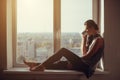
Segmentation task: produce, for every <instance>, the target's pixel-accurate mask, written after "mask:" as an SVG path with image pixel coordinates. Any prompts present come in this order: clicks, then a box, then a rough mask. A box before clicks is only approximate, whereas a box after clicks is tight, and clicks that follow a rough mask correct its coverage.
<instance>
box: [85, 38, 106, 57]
mask: <svg viewBox="0 0 120 80" xmlns="http://www.w3.org/2000/svg"><path fill="white" fill-rule="evenodd" d="M103 45H104V40H103V38H101V37H98V38H96V39H94V40H93V42H92V44H91V45H90V47H89V50H88V51H87V52H86V54H85V55H84V56H83V58H84V59H85V58H89V57H91V56H92V55H93V54H94V53H96V52H97V50H98V49H99V48H101V47H102V46H103Z"/></svg>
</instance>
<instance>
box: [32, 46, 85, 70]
mask: <svg viewBox="0 0 120 80" xmlns="http://www.w3.org/2000/svg"><path fill="white" fill-rule="evenodd" d="M62 56H64V57H66V58H67V60H68V61H69V62H70V63H71V64H72V65H73V68H74V69H77V68H78V66H79V65H82V64H83V61H82V59H81V58H80V57H78V56H77V55H76V54H74V53H73V52H71V51H70V50H68V49H65V48H61V49H60V50H59V51H58V52H56V53H55V54H54V55H52V56H51V57H50V58H48V59H47V60H46V61H44V62H43V63H42V64H40V65H38V66H36V67H35V68H33V69H32V71H36V70H40V69H41V68H43V66H44V67H45V68H49V67H51V66H53V63H54V62H56V61H58V60H60V59H61V57H62ZM81 67H82V66H81Z"/></svg>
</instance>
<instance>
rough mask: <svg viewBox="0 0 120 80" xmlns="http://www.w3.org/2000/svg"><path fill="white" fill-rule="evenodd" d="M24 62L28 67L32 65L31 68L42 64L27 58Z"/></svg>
mask: <svg viewBox="0 0 120 80" xmlns="http://www.w3.org/2000/svg"><path fill="white" fill-rule="evenodd" d="M23 62H24V64H26V65H27V66H28V67H30V69H31V68H33V67H35V66H38V65H40V64H41V63H35V62H27V61H26V60H23Z"/></svg>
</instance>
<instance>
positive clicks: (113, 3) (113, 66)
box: [104, 0, 120, 80]
mask: <svg viewBox="0 0 120 80" xmlns="http://www.w3.org/2000/svg"><path fill="white" fill-rule="evenodd" d="M104 4H105V5H104V6H105V15H104V16H105V32H104V36H105V43H106V46H105V47H106V49H105V63H106V65H105V67H106V69H107V70H109V72H110V74H109V79H107V80H120V72H119V68H120V61H119V59H120V31H119V30H120V0H105V2H104Z"/></svg>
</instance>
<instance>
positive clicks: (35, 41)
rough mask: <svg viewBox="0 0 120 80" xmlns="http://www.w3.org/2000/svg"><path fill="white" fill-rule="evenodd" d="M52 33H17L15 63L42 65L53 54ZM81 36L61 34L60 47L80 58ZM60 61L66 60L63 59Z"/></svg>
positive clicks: (75, 33) (71, 33) (68, 33)
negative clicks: (25, 62)
mask: <svg viewBox="0 0 120 80" xmlns="http://www.w3.org/2000/svg"><path fill="white" fill-rule="evenodd" d="M53 45H54V42H53V33H50V32H48V33H47V32H46V33H45V32H43V33H18V34H17V47H16V52H17V54H16V62H17V63H19V64H22V63H23V59H27V60H30V61H37V62H40V63H42V62H43V61H45V60H46V59H47V58H49V57H50V56H51V55H52V54H54V52H53V49H54V48H53ZM80 45H81V36H80V33H77V32H66V33H62V34H61V47H65V48H67V49H69V50H71V51H72V52H74V53H75V54H76V55H78V56H81V55H82V54H81V48H80ZM61 60H66V59H65V58H64V57H62V58H61Z"/></svg>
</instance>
